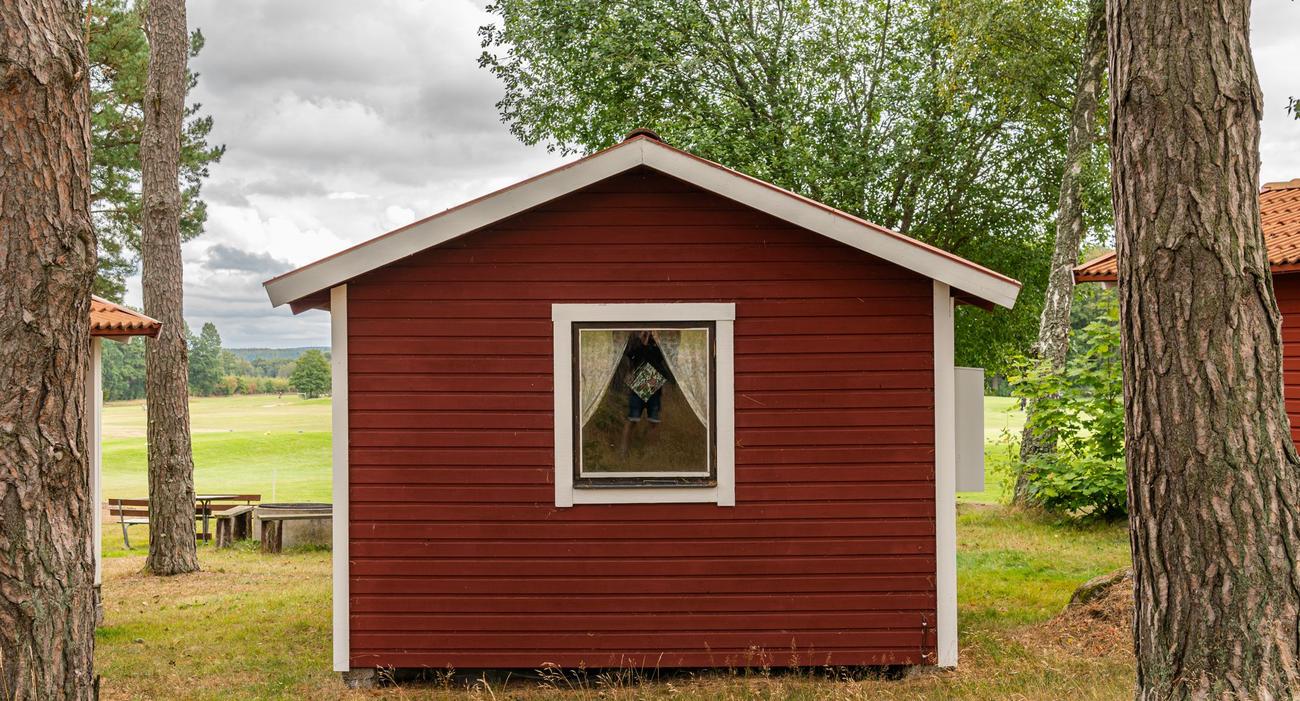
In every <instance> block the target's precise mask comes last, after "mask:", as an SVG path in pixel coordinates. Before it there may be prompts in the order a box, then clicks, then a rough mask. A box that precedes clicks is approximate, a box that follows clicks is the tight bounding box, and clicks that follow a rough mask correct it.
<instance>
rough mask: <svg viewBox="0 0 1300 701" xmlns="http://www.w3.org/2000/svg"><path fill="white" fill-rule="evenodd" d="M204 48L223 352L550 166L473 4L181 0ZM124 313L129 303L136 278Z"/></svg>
mask: <svg viewBox="0 0 1300 701" xmlns="http://www.w3.org/2000/svg"><path fill="white" fill-rule="evenodd" d="M189 20H190V26H191V27H194V28H199V29H201V30H202V31H203V34H204V36H205V37H206V38H207V44H206V46H205V47H204V50H203V52H202V53H201V54H200V55H199V57H198V58H197V59H195V60H194V61H193V64H192V68H193V69H194V70H196V71H197V72H198V73H199V74H200V78H199V86H198V88H197V89H196V90H195V94H194V96H193V97H194V99H195V100H197V101H199V102H201V103H202V104H203V111H204V112H205V113H206V114H210V115H212V116H213V118H214V120H215V126H214V129H213V133H212V139H213V141H214V142H215V143H224V144H226V145H227V146H228V147H229V149H228V151H227V153H226V156H225V158H224V159H223V160H222V162H221V163H220V164H218V165H217V166H215V167H213V168H212V177H211V178H210V179H209V180H208V182H207V183H206V184H205V186H204V191H203V192H204V197H205V199H206V200H207V202H208V204H209V218H208V225H207V233H206V234H205V235H204V236H202V237H200V238H199V239H197V240H195V241H192V242H190V243H188V244H186V245H185V248H184V258H185V261H186V270H185V273H186V280H185V283H186V284H185V293H186V305H185V306H186V317H187V319H188V321H189V323H190V325H191V326H192V327H195V328H197V327H198V326H199V325H201V324H202V323H203V322H204V321H214V322H216V323H217V325H218V328H219V329H220V331H221V333H222V336H223V339H224V340H225V342H226V344H227V345H230V346H293V345H323V344H326V343H328V339H329V333H328V329H329V324H328V316H327V315H325V314H323V313H320V312H308V313H304V314H301V315H298V316H293V315H291V314H290V313H289V312H288V311H287V310H286V309H284V308H281V309H275V310H273V309H271V306H270V303H269V302H268V301H267V299H266V295H265V293H264V292H263V291H262V288H261V282H262V281H263V279H264V276H265V275H267V273H268V271H269V270H270V269H272V268H274V267H276V266H279V265H293V266H298V265H302V264H305V263H309V262H311V261H313V260H316V259H319V258H321V257H324V256H326V255H329V254H331V253H334V252H336V251H338V250H341V249H343V248H346V247H348V246H351V245H353V244H355V243H358V242H360V241H363V240H366V239H369V238H372V237H374V236H376V235H378V234H381V233H383V232H385V231H388V230H390V229H393V228H395V227H397V226H400V225H403V224H406V223H408V222H410V221H412V220H414V219H417V218H420V217H425V216H428V215H430V214H434V213H436V212H438V211H440V210H442V209H445V208H447V207H450V206H454V205H456V204H459V203H461V202H464V201H466V200H469V199H472V198H474V197H478V196H480V195H483V194H485V193H488V192H491V191H493V190H496V189H499V188H501V187H505V186H507V185H510V184H512V183H514V182H516V181H518V180H521V179H523V178H525V177H528V176H530V175H533V174H536V173H539V172H541V171H543V170H546V169H548V168H550V167H553V166H555V165H557V164H558V163H559V162H560V159H559V158H558V157H557V156H555V155H553V154H550V153H547V152H546V151H545V149H543V148H529V147H525V146H522V145H520V144H519V143H518V142H517V141H516V140H515V139H514V137H513V136H511V134H510V133H509V131H508V130H507V129H506V127H505V126H504V125H502V124H501V122H500V120H499V118H498V115H497V112H496V108H495V102H496V101H497V100H498V99H499V97H500V94H501V87H500V85H499V84H498V82H497V81H496V79H495V78H493V77H492V76H491V75H490V74H488V73H487V72H486V71H484V70H482V69H480V68H479V67H478V65H477V59H478V56H479V53H480V47H479V40H478V33H477V30H478V27H479V26H481V25H483V24H486V23H488V22H490V21H492V18H491V17H489V16H488V15H486V14H485V13H484V12H483V10H482V5H481V3H478V2H473V1H471V0H439V1H438V2H421V1H420V0H376V1H375V2H368V3H346V2H319V0H275V1H274V2H266V1H265V0H220V1H219V2H216V1H209V2H197V3H190V6H189ZM1252 26H1253V28H1254V36H1253V42H1254V54H1255V59H1256V65H1257V69H1258V71H1259V76H1260V82H1261V85H1262V87H1263V89H1264V112H1265V117H1264V125H1263V139H1262V143H1261V151H1262V161H1263V169H1262V173H1261V175H1262V179H1263V180H1265V181H1270V180H1284V179H1290V178H1295V177H1300V122H1296V121H1295V120H1293V119H1292V118H1291V116H1290V115H1288V114H1286V112H1285V105H1286V102H1287V98H1288V97H1289V96H1292V95H1294V96H1297V97H1300V78H1298V77H1297V73H1296V71H1295V70H1294V56H1293V54H1294V49H1295V37H1294V28H1295V27H1298V26H1300V4H1297V3H1293V2H1266V3H1256V5H1255V16H1254V18H1253V22H1252ZM128 285H129V291H128V295H127V301H128V302H134V303H137V304H138V303H139V299H140V290H139V279H138V277H136V278H133V279H131V280H129V281H128Z"/></svg>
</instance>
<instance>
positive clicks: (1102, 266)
mask: <svg viewBox="0 0 1300 701" xmlns="http://www.w3.org/2000/svg"><path fill="white" fill-rule="evenodd" d="M1259 216H1260V223H1261V224H1262V225H1263V228H1264V245H1265V246H1266V247H1267V248H1268V262H1269V265H1270V266H1272V268H1273V272H1275V273H1279V272H1288V271H1295V270H1300V178H1296V179H1295V180H1288V181H1286V182H1280V183H1268V184H1266V185H1264V188H1263V192H1261V193H1259ZM1117 275H1118V269H1117V266H1116V263H1115V254H1114V253H1107V254H1105V255H1103V256H1098V257H1096V258H1093V259H1092V260H1090V261H1088V262H1086V263H1083V264H1081V265H1079V266H1078V267H1076V268H1075V269H1074V279H1075V281H1077V282H1114V281H1115V279H1116V276H1117Z"/></svg>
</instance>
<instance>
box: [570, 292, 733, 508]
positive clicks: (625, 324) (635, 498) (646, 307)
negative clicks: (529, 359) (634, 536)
mask: <svg viewBox="0 0 1300 701" xmlns="http://www.w3.org/2000/svg"><path fill="white" fill-rule="evenodd" d="M552 312H553V313H552V318H553V320H554V322H555V399H556V402H555V406H556V413H555V417H556V426H555V446H556V451H555V455H556V462H555V471H556V474H555V478H556V479H555V484H556V504H557V505H559V506H569V505H572V504H575V503H634V502H689V501H697V502H698V501H705V502H709V501H712V502H716V503H719V504H725V505H730V504H733V503H734V491H735V487H734V484H735V480H734V462H735V461H734V432H735V431H734V420H733V416H732V410H733V399H732V391H733V390H732V379H733V369H732V335H733V322H734V319H735V306H734V305H731V304H712V303H700V304H696V303H680V304H596V305H588V304H557V305H554V306H553V308H552Z"/></svg>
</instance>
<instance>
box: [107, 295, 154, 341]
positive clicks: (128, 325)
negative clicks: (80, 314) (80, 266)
mask: <svg viewBox="0 0 1300 701" xmlns="http://www.w3.org/2000/svg"><path fill="white" fill-rule="evenodd" d="M160 328H162V323H161V322H159V321H156V320H154V319H150V318H149V317H147V316H145V315H144V314H141V313H140V312H136V311H132V310H130V309H127V308H126V307H123V306H120V305H117V304H113V303H112V302H110V301H108V300H106V299H103V298H100V297H94V296H92V297H91V298H90V335H91V336H109V337H119V338H120V337H124V336H157V335H158V329H160Z"/></svg>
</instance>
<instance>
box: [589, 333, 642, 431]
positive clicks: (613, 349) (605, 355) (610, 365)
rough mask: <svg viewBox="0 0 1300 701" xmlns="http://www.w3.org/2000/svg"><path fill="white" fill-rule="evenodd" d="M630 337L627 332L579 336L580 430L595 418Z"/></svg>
mask: <svg viewBox="0 0 1300 701" xmlns="http://www.w3.org/2000/svg"><path fill="white" fill-rule="evenodd" d="M629 337H630V336H629V334H628V332H626V331H612V330H611V331H606V330H604V329H582V330H581V331H579V332H578V352H579V354H580V355H579V357H578V372H579V375H578V402H579V405H580V408H581V410H582V422H581V423H580V424H578V425H579V426H586V425H587V422H588V421H590V420H591V417H592V416H595V415H596V408H597V407H599V406H600V401H601V400H602V399H604V398H605V392H606V390H608V389H609V381H610V380H611V379H612V378H613V377H614V371H615V370H617V369H618V363H619V361H620V360H622V359H623V351H624V350H626V349H627V341H628V338H629Z"/></svg>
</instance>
